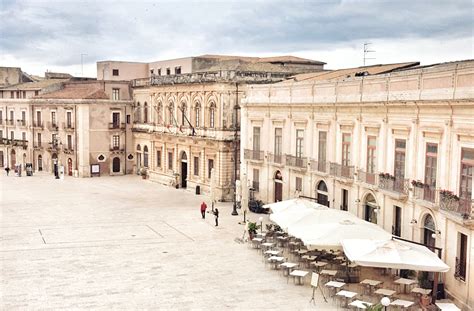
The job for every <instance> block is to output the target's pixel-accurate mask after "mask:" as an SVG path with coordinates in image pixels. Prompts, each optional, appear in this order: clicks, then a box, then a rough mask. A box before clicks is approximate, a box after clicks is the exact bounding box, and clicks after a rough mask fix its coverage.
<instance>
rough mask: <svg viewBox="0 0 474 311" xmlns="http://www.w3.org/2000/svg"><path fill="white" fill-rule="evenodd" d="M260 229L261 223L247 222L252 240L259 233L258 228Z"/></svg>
mask: <svg viewBox="0 0 474 311" xmlns="http://www.w3.org/2000/svg"><path fill="white" fill-rule="evenodd" d="M258 229H260V225H257V223H256V222H251V221H249V222H248V224H247V230H248V232H249V238H250V240H252V239H253V237H254V236H255V235H256V234H257V230H258Z"/></svg>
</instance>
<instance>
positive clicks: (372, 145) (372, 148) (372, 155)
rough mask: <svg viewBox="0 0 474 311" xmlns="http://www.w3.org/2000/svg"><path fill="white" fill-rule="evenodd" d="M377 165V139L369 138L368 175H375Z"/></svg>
mask: <svg viewBox="0 0 474 311" xmlns="http://www.w3.org/2000/svg"><path fill="white" fill-rule="evenodd" d="M376 164H377V137H375V136H369V137H367V173H369V174H375V171H376Z"/></svg>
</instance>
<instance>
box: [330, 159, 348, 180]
mask: <svg viewBox="0 0 474 311" xmlns="http://www.w3.org/2000/svg"><path fill="white" fill-rule="evenodd" d="M329 174H330V175H332V176H334V177H340V178H346V179H354V166H347V165H342V164H339V163H333V162H331V163H330V166H329Z"/></svg>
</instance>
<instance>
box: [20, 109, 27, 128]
mask: <svg viewBox="0 0 474 311" xmlns="http://www.w3.org/2000/svg"><path fill="white" fill-rule="evenodd" d="M21 121H22V122H23V125H24V124H25V122H26V111H22V112H21Z"/></svg>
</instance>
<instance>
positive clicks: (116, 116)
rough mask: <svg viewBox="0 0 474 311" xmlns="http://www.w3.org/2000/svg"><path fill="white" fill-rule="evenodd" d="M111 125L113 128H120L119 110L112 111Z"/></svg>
mask: <svg viewBox="0 0 474 311" xmlns="http://www.w3.org/2000/svg"><path fill="white" fill-rule="evenodd" d="M112 127H113V128H114V129H116V128H120V112H113V113H112Z"/></svg>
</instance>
